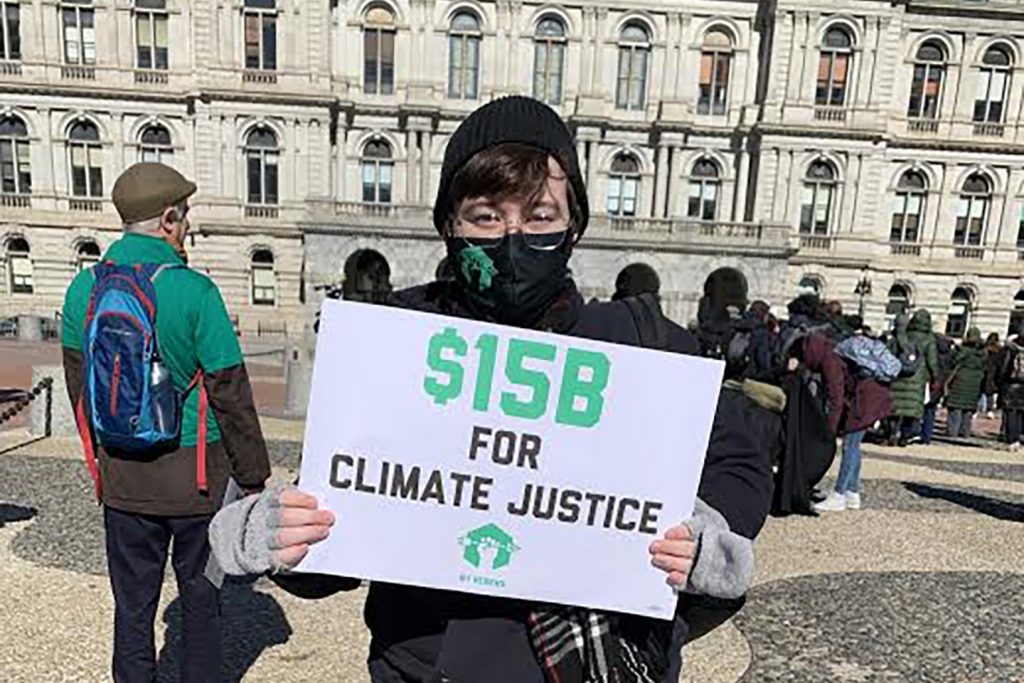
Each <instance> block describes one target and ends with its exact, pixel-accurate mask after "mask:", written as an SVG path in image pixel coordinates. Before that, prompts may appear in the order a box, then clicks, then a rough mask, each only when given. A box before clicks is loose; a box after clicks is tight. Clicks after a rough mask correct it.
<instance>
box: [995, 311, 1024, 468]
mask: <svg viewBox="0 0 1024 683" xmlns="http://www.w3.org/2000/svg"><path fill="white" fill-rule="evenodd" d="M1000 367H1001V372H1000V378H1001V381H1000V383H999V395H1000V396H1001V397H1002V402H1003V403H1002V405H1003V422H1004V423H1005V426H1006V443H1007V444H1008V445H1009V448H1010V450H1011V451H1018V450H1020V449H1021V448H1022V447H1024V444H1022V441H1021V439H1022V429H1024V424H1022V423H1024V323H1021V324H1019V325H1018V326H1017V329H1016V330H1015V332H1014V334H1013V336H1011V337H1008V338H1007V339H1006V344H1005V345H1004V346H1003V352H1002V360H1001V362H1000Z"/></svg>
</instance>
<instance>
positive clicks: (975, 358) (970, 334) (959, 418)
mask: <svg viewBox="0 0 1024 683" xmlns="http://www.w3.org/2000/svg"><path fill="white" fill-rule="evenodd" d="M952 361H953V369H952V371H951V372H950V375H949V378H948V379H947V380H946V410H947V418H946V433H947V434H948V435H949V436H954V437H956V436H960V437H969V436H971V420H972V419H973V417H974V411H976V410H977V409H978V399H979V397H980V396H981V389H982V386H981V384H982V379H983V377H984V374H985V348H984V346H982V342H981V330H979V329H978V328H977V327H972V328H971V329H969V330H968V331H967V337H966V338H965V339H964V342H963V344H961V345H960V346H958V347H953V359H952Z"/></svg>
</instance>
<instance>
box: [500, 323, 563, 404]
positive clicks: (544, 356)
mask: <svg viewBox="0 0 1024 683" xmlns="http://www.w3.org/2000/svg"><path fill="white" fill-rule="evenodd" d="M555 354H556V350H555V347H554V346H552V345H551V344H543V343H541V342H532V341H526V340H525V339H513V340H511V341H509V343H508V356H507V357H506V359H505V377H506V379H508V381H509V382H511V383H512V384H515V385H518V386H523V387H527V388H530V389H532V390H533V395H532V396H531V397H530V400H529V401H520V400H519V397H518V396H516V395H515V394H514V393H512V392H509V391H504V392H502V394H501V409H502V411H504V413H505V414H506V415H508V416H509V417H522V418H526V419H528V420H536V419H538V418H540V417H542V416H543V415H544V413H545V411H547V407H548V394H549V393H550V391H551V382H550V380H548V376H547V374H546V373H544V372H542V371H540V370H528V369H527V368H524V367H523V361H524V360H526V359H527V358H534V359H537V360H545V361H553V360H554V359H555Z"/></svg>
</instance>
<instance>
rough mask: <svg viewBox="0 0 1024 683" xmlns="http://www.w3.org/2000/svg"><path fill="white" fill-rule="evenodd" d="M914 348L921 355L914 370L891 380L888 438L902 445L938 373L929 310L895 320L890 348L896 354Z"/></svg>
mask: <svg viewBox="0 0 1024 683" xmlns="http://www.w3.org/2000/svg"><path fill="white" fill-rule="evenodd" d="M908 349H916V352H917V354H918V355H920V356H922V357H923V358H924V362H923V363H921V364H920V365H919V366H918V368H917V372H915V373H914V374H913V375H911V376H910V377H900V378H898V379H896V380H894V381H893V383H892V408H893V409H892V415H893V420H894V422H893V425H892V430H891V432H890V442H891V443H895V444H898V445H899V446H901V447H902V446H906V445H907V442H908V441H909V440H910V437H912V436H913V435H914V434H915V433H916V431H917V427H918V424H919V422H920V420H921V417H922V416H923V415H924V394H925V388H926V387H927V386H929V385H931V384H933V383H934V382H935V381H936V380H937V378H938V376H939V358H938V351H937V349H936V345H935V334H934V333H933V332H932V314H931V313H929V312H928V311H927V310H926V309H923V308H922V309H919V310H918V311H917V312H916V313H914V316H913V317H912V318H911V319H910V321H909V322H907V321H906V319H905V318H904V319H903V320H899V319H898V320H897V321H896V329H895V330H894V333H893V340H892V343H891V348H890V350H891V351H892V352H893V353H894V354H895V355H896V357H897V358H899V357H900V354H901V353H903V351H905V350H908Z"/></svg>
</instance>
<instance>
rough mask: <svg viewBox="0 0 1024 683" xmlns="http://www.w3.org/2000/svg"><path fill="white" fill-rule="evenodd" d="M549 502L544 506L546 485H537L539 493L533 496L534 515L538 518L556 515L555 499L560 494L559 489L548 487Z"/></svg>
mask: <svg viewBox="0 0 1024 683" xmlns="http://www.w3.org/2000/svg"><path fill="white" fill-rule="evenodd" d="M547 494H548V498H547V500H548V504H547V506H546V507H542V506H543V503H544V487H543V486H538V487H537V495H536V496H534V497H533V516H534V517H536V518H537V519H551V518H552V517H554V516H555V499H556V497H557V496H558V489H553V488H549V489H547Z"/></svg>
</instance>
